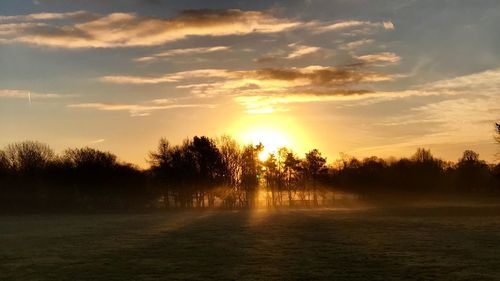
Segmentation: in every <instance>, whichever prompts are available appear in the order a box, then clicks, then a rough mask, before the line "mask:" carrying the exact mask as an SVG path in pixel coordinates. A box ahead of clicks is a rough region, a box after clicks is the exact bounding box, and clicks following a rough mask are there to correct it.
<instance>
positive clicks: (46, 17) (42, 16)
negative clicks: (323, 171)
mask: <svg viewBox="0 0 500 281" xmlns="http://www.w3.org/2000/svg"><path fill="white" fill-rule="evenodd" d="M96 17H97V15H96V14H93V13H89V12H87V11H76V12H68V13H36V14H28V15H20V16H0V24H1V23H13V22H33V21H52V20H68V19H71V20H92V19H95V18H96Z"/></svg>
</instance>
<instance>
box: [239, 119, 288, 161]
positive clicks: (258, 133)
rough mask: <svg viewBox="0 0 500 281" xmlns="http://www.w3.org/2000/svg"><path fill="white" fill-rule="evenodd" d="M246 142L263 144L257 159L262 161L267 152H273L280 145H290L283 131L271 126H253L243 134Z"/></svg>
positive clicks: (267, 154)
mask: <svg viewBox="0 0 500 281" xmlns="http://www.w3.org/2000/svg"><path fill="white" fill-rule="evenodd" d="M243 140H244V141H245V142H246V143H253V144H258V143H262V144H263V145H264V150H262V152H261V153H260V154H259V159H260V160H262V161H264V160H266V159H267V157H268V156H269V154H275V153H276V152H277V151H278V149H279V148H281V147H284V146H286V147H290V138H289V137H288V136H287V135H286V134H285V133H283V132H280V131H278V130H276V129H273V128H265V127H263V128H253V129H251V130H249V131H247V132H246V133H244V135H243Z"/></svg>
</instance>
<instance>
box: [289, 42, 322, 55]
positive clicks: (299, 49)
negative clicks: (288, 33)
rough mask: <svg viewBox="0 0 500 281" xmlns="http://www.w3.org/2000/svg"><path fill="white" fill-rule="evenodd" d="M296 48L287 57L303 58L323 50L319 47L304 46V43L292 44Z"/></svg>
mask: <svg viewBox="0 0 500 281" xmlns="http://www.w3.org/2000/svg"><path fill="white" fill-rule="evenodd" d="M291 46H292V47H293V48H294V50H293V52H291V53H290V54H288V56H286V57H285V58H286V59H297V58H301V57H303V56H306V55H310V54H314V53H317V52H319V51H320V50H321V48H319V47H313V46H303V45H296V44H292V45H291Z"/></svg>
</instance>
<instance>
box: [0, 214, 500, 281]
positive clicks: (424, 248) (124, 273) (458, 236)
mask: <svg viewBox="0 0 500 281" xmlns="http://www.w3.org/2000/svg"><path fill="white" fill-rule="evenodd" d="M0 279H1V280H158V279H164V280H176V279H189V280H204V279H213V280H228V279H229V280H256V279H257V280H293V279H296V280H304V279H306V280H307V279H309V280H310V279H324V280H344V279H349V280H391V279H409V280H433V279H434V280H435V279H440V280H500V207H480V208H479V207H460V208H458V207H440V208H437V207H433V208H405V209H401V208H399V209H365V210H349V211H348V210H329V209H323V210H276V211H263V210H259V211H210V212H172V213H154V214H139V215H131V214H120V215H116V214H112V215H23V216H0Z"/></svg>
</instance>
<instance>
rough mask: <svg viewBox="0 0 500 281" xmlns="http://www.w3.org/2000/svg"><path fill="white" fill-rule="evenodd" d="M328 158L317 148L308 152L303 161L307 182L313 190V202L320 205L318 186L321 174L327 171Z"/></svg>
mask: <svg viewBox="0 0 500 281" xmlns="http://www.w3.org/2000/svg"><path fill="white" fill-rule="evenodd" d="M325 164H326V158H324V157H322V156H321V153H320V152H319V151H318V150H317V149H313V150H311V151H309V152H308V153H306V157H305V159H304V161H303V167H304V176H305V179H306V183H307V184H310V187H311V188H312V191H313V204H314V205H315V206H318V196H317V188H318V182H319V180H320V176H321V175H322V174H324V173H325V172H326V166H325Z"/></svg>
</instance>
